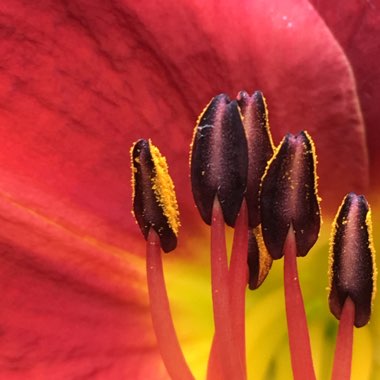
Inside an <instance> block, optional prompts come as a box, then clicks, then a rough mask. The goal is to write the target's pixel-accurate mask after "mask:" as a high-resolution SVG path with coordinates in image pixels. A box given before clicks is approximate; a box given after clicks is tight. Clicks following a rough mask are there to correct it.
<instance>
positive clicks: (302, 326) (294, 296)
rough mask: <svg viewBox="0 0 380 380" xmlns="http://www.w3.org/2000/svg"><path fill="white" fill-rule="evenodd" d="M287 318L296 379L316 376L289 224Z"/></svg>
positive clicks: (286, 273)
mask: <svg viewBox="0 0 380 380" xmlns="http://www.w3.org/2000/svg"><path fill="white" fill-rule="evenodd" d="M284 287H285V307H286V320H287V324H288V334H289V346H290V356H291V362H292V370H293V376H294V380H313V379H315V373H314V367H313V359H312V354H311V348H310V337H309V330H308V327H307V320H306V313H305V307H304V304H303V298H302V292H301V287H300V284H299V279H298V270H297V247H296V239H295V234H294V231H293V227H292V226H290V228H289V232H288V235H287V238H286V240H285V246H284Z"/></svg>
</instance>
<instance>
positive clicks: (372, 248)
mask: <svg viewBox="0 0 380 380" xmlns="http://www.w3.org/2000/svg"><path fill="white" fill-rule="evenodd" d="M365 224H366V226H367V231H368V247H369V249H370V251H371V256H372V283H373V287H372V296H371V311H372V309H373V302H374V300H375V296H376V292H377V267H376V251H375V246H374V244H373V235H372V219H371V208H370V206H369V205H368V212H367V215H366V218H365Z"/></svg>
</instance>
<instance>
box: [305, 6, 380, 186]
mask: <svg viewBox="0 0 380 380" xmlns="http://www.w3.org/2000/svg"><path fill="white" fill-rule="evenodd" d="M311 2H312V3H313V5H314V6H315V7H316V9H317V10H318V12H319V13H320V14H321V16H322V17H323V19H324V20H325V22H326V24H327V25H328V27H329V28H330V29H331V32H332V33H333V35H334V36H335V38H336V39H337V40H338V42H339V43H340V44H341V46H342V48H343V49H344V51H345V53H346V55H347V57H348V59H349V61H350V63H351V65H352V69H353V71H354V74H355V79H356V83H357V87H358V94H359V97H360V103H361V106H362V110H363V115H364V120H365V124H366V128H367V130H366V132H367V143H368V149H369V158H370V168H371V174H372V177H371V182H373V183H374V184H375V185H379V184H380V177H379V175H378V166H379V164H380V150H379V145H380V133H379V132H380V129H379V122H380V115H379V102H380V66H379V58H380V50H379V39H378V36H379V33H380V11H379V2H376V1H359V0H356V1H349V2H347V1H329V0H312V1H311Z"/></svg>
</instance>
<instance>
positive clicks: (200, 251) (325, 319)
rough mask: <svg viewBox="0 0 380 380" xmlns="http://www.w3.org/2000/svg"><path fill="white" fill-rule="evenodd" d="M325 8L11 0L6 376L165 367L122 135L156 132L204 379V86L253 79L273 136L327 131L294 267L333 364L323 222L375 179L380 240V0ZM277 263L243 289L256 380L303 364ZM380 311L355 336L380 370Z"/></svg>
mask: <svg viewBox="0 0 380 380" xmlns="http://www.w3.org/2000/svg"><path fill="white" fill-rule="evenodd" d="M357 3H359V2H357ZM315 6H317V7H318V8H314V5H313V4H312V3H311V2H308V1H306V0H304V1H295V0H282V1H279V0H278V1H276V0H270V1H268V0H267V1H264V0H257V1H242V2H239V4H237V3H236V2H235V1H232V0H226V1H223V2H215V1H209V2H203V1H185V0H181V1H172V0H169V1H165V2H132V1H129V0H125V1H121V0H120V1H118V0H115V1H99V0H95V1H85V0H70V1H62V2H57V1H49V0H42V1H39V2H22V1H4V2H2V4H1V5H0V25H1V28H0V31H1V43H0V53H1V54H0V99H1V100H0V136H1V141H2V144H1V149H0V237H1V239H0V244H1V255H0V284H1V287H0V288H1V300H2V302H1V308H0V347H1V350H0V353H1V356H0V357H1V359H0V379H7V380H18V379H55V380H63V379H84V378H91V379H115V380H118V379H137V380H138V379H154V380H160V379H168V375H167V372H166V370H165V368H164V365H163V363H162V360H161V358H160V355H159V352H158V349H157V344H156V338H155V336H154V333H153V328H152V323H151V319H150V314H149V305H148V297H147V288H146V275H145V257H144V255H145V241H144V240H143V238H142V236H141V233H140V231H139V229H138V227H137V226H136V225H135V222H134V219H133V217H132V215H131V213H130V210H131V186H130V177H131V174H130V169H129V165H130V163H129V161H130V159H129V148H130V146H131V145H132V143H133V142H134V141H136V140H137V139H138V138H140V137H144V138H152V139H153V140H154V142H155V144H156V145H158V146H159V147H160V149H161V151H162V153H163V154H164V155H165V156H166V157H167V160H168V163H169V167H170V172H171V174H172V176H173V180H174V183H175V185H176V188H177V189H179V190H180V191H178V194H177V195H178V203H179V209H180V212H181V223H182V229H181V231H180V235H179V240H178V248H177V250H176V251H175V252H174V253H173V254H171V255H170V256H165V258H164V270H165V276H166V279H167V285H168V292H169V298H170V303H171V307H172V312H173V320H174V323H175V327H176V330H177V333H178V335H179V339H180V343H181V346H182V348H183V350H184V354H185V357H186V359H187V361H188V363H189V365H190V367H191V368H192V370H193V372H194V374H195V375H196V377H197V378H203V377H204V374H205V371H206V365H207V356H208V351H209V347H210V344H211V340H212V336H213V321H212V313H211V293H210V277H209V276H210V275H209V252H208V244H209V231H208V229H207V228H206V226H204V225H203V224H202V222H201V219H200V217H199V215H198V213H197V211H196V210H195V207H194V203H193V199H192V195H191V191H190V183H189V178H188V173H189V169H188V150H189V143H190V141H191V136H192V131H193V127H194V125H195V122H196V118H197V116H198V114H199V113H200V111H201V110H202V109H203V108H204V106H205V105H206V104H207V102H208V101H209V99H210V98H211V97H212V96H214V95H216V94H218V93H221V92H225V93H228V94H230V95H231V96H235V94H236V93H237V92H238V91H240V90H241V89H246V90H247V91H251V92H252V91H253V90H256V89H260V90H262V91H263V92H264V93H265V95H266V98H267V101H268V107H269V118H270V124H271V130H272V134H273V138H274V143H275V144H276V145H277V144H278V143H279V142H280V140H281V138H282V136H283V135H284V134H285V133H287V132H291V133H298V132H299V131H300V130H303V129H306V130H307V131H308V132H309V133H310V134H311V135H312V136H313V138H314V141H315V144H316V149H317V154H318V161H319V164H318V173H319V176H320V180H319V190H320V195H321V196H322V198H323V202H322V204H321V208H322V214H323V217H324V225H323V228H322V232H321V236H320V238H319V240H318V242H317V245H316V246H315V247H314V248H313V249H312V250H311V251H310V253H309V254H308V256H307V257H306V258H302V259H300V260H299V271H300V277H301V283H302V288H303V292H304V300H305V306H306V312H307V317H308V322H309V327H310V335H311V343H312V351H313V355H314V360H315V367H316V368H315V369H316V374H317V377H318V378H319V379H325V378H328V377H329V374H330V371H331V365H332V364H331V363H332V358H333V342H334V339H335V331H336V328H337V323H336V320H335V319H334V318H333V317H332V316H331V315H330V313H329V312H328V301H327V292H326V290H325V288H326V286H327V282H328V279H327V256H328V236H329V230H330V225H331V221H332V216H333V215H334V213H335V212H336V209H337V207H338V206H339V204H340V202H341V199H342V198H343V196H344V195H345V194H346V193H348V192H350V191H354V192H356V193H364V192H366V193H368V199H369V200H370V203H371V205H372V210H373V214H374V222H375V225H374V232H375V245H376V243H377V241H376V234H377V231H378V228H379V219H378V218H379V216H378V215H379V211H380V201H379V199H378V195H376V189H377V188H376V186H375V185H376V181H377V180H379V178H380V177H379V176H378V175H377V172H376V168H377V165H378V162H379V161H378V159H379V154H378V149H377V145H378V142H379V134H378V133H377V127H378V126H377V124H376V123H377V122H378V121H379V120H380V118H379V114H378V112H379V111H378V105H377V100H378V99H379V91H380V90H379V86H378V85H377V84H378V83H379V78H380V75H379V74H380V73H379V68H378V65H377V64H376V62H377V61H376V59H375V58H376V57H377V54H378V53H377V42H376V38H375V36H376V35H377V34H378V33H379V28H380V23H379V18H380V12H379V10H378V7H377V5H376V4H375V3H373V2H363V4H355V5H352V6H350V7H346V4H345V7H344V8H343V9H340V8H341V7H339V6H338V5H330V2H326V5H325V2H323V1H315ZM330 6H331V7H333V8H330ZM335 7H339V9H338V8H335ZM319 11H320V13H318V12H319ZM347 20H349V21H350V22H347ZM363 54H365V56H363ZM370 180H371V183H372V184H374V185H371V186H372V187H370V188H369V183H370ZM378 210H379V211H378ZM280 266H281V265H274V267H273V269H272V271H271V273H270V275H269V277H268V279H267V280H266V282H265V283H264V284H263V286H262V287H261V288H260V289H259V290H257V291H255V292H254V293H248V294H247V312H246V324H247V334H246V335H247V339H246V341H247V364H248V372H249V375H250V376H251V377H252V378H253V376H254V378H255V379H265V378H270V379H276V378H281V379H284V378H286V379H287V378H291V370H290V359H289V350H288V343H287V334H286V328H285V325H286V322H285V314H284V304H283V297H282V293H283V289H282V275H281V268H280ZM324 278H325V280H323V279H324ZM273 305H277V306H276V307H275V308H274V307H273ZM378 308H379V307H378V306H377V305H375V311H374V314H373V316H372V322H371V323H370V325H369V326H368V327H364V328H362V329H360V330H358V331H357V333H356V336H355V343H354V358H353V375H352V379H370V378H371V376H372V378H377V377H379V376H380V363H379V362H378V360H376V358H377V357H378V354H379V350H380V345H379V343H378V341H379V336H380V316H379V311H378Z"/></svg>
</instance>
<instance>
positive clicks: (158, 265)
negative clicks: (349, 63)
mask: <svg viewBox="0 0 380 380" xmlns="http://www.w3.org/2000/svg"><path fill="white" fill-rule="evenodd" d="M131 155H132V169H133V186H134V197H133V209H134V215H135V217H136V219H137V222H138V224H139V226H140V229H141V231H142V233H143V235H144V237H145V239H146V240H147V245H146V269H147V281H148V290H149V298H150V308H151V314H152V321H153V327H154V330H155V333H156V337H157V342H158V345H159V348H160V352H161V356H162V359H163V361H164V363H165V366H166V369H167V371H168V373H169V375H170V377H171V378H172V379H174V380H190V379H194V376H193V374H192V372H191V370H190V368H189V366H188V365H187V363H186V360H185V357H184V355H183V353H182V350H181V347H180V344H179V342H178V339H177V335H176V332H175V329H174V324H173V320H172V316H171V311H170V306H169V301H168V296H167V292H166V287H165V280H164V274H163V268H162V256H161V248H162V249H163V250H164V251H165V252H169V251H172V250H173V249H175V248H176V245H177V235H178V229H179V226H180V223H179V220H178V209H177V201H176V197H175V193H174V186H173V183H172V181H171V179H170V177H169V174H168V169H167V165H166V160H165V159H164V158H163V157H162V156H161V155H160V153H159V151H158V149H157V148H156V147H154V146H153V145H152V143H151V142H150V141H146V140H140V141H138V142H137V143H136V144H135V145H134V146H133V148H132V150H131ZM190 165H191V168H190V172H191V185H192V192H193V196H194V201H195V204H196V206H197V208H198V210H199V213H200V216H201V218H202V219H203V221H204V222H205V223H206V224H207V225H209V226H210V264H211V295H212V303H213V314H214V337H213V340H212V344H211V348H210V354H209V360H208V369H207V379H208V380H231V379H233V380H246V379H247V371H246V341H245V297H246V294H245V291H246V287H247V285H248V284H249V288H250V289H256V288H257V287H259V286H260V285H261V284H262V282H263V281H264V279H265V278H266V276H267V275H268V272H269V270H270V268H271V265H272V261H273V260H277V259H281V258H282V257H284V290H285V305H286V316H287V325H288V336H289V347H290V352H291V364H292V369H293V375H294V379H295V380H305V379H306V380H309V379H310V380H314V379H316V376H315V373H314V367H313V360H312V353H311V348H310V338H309V331H308V326H307V320H306V314H305V308H304V304H303V298H302V292H301V288H300V284H299V280H298V270H297V256H301V257H302V256H305V255H306V254H307V253H308V252H309V251H310V249H311V248H312V247H313V245H314V244H315V242H316V241H317V239H318V236H319V229H320V224H321V216H320V215H321V212H320V206H319V202H320V198H319V197H318V194H317V174H316V153H315V146H314V143H313V141H312V139H311V137H310V135H309V134H308V133H307V132H304V131H302V132H300V133H298V134H297V135H292V134H287V135H286V136H285V137H284V139H283V140H282V141H281V143H280V144H279V146H278V147H277V148H276V149H274V148H273V142H272V138H271V136H270V131H269V123H268V111H267V107H266V102H265V99H264V97H263V95H262V93H261V92H255V93H254V94H253V95H252V96H249V95H248V94H247V93H246V92H244V91H242V92H240V93H239V94H238V96H237V99H236V100H232V101H231V100H230V99H229V98H228V96H226V95H224V94H221V95H218V96H216V97H215V98H213V99H212V100H211V101H210V103H209V104H208V105H207V107H206V108H205V109H204V110H203V112H202V113H201V115H200V117H199V118H198V121H197V125H196V127H195V132H194V135H193V141H192V144H191V156H190ZM225 225H228V226H230V227H233V228H234V236H233V244H232V249H231V254H230V255H228V254H227V248H226V237H225ZM333 231H334V232H333V239H332V249H331V252H332V253H331V258H330V262H331V269H330V287H331V293H330V299H329V301H330V309H331V311H332V312H333V314H334V315H335V316H337V317H338V318H340V319H341V323H340V329H339V334H338V340H337V348H336V354H335V362H334V370H333V377H332V379H333V380H338V379H339V380H345V379H347V380H348V379H349V376H350V365H351V353H352V328H353V324H354V323H355V325H356V326H358V327H359V326H363V325H364V324H366V323H367V322H368V320H369V316H370V312H371V305H372V302H373V297H374V293H375V276H376V268H375V261H374V252H373V244H372V243H371V223H370V212H369V207H368V204H367V202H366V200H365V198H364V197H363V196H357V195H355V194H353V193H352V194H349V195H348V196H347V197H346V198H345V200H344V203H343V205H342V206H341V209H340V211H339V212H338V216H337V218H336V221H335V224H334V227H333ZM228 257H230V261H228ZM352 263H359V264H360V265H358V268H353V267H352ZM347 276H349V278H350V279H353V280H352V281H350V282H352V284H346V282H345V281H343V280H342V279H345V278H347ZM342 342H343V343H342Z"/></svg>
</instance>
